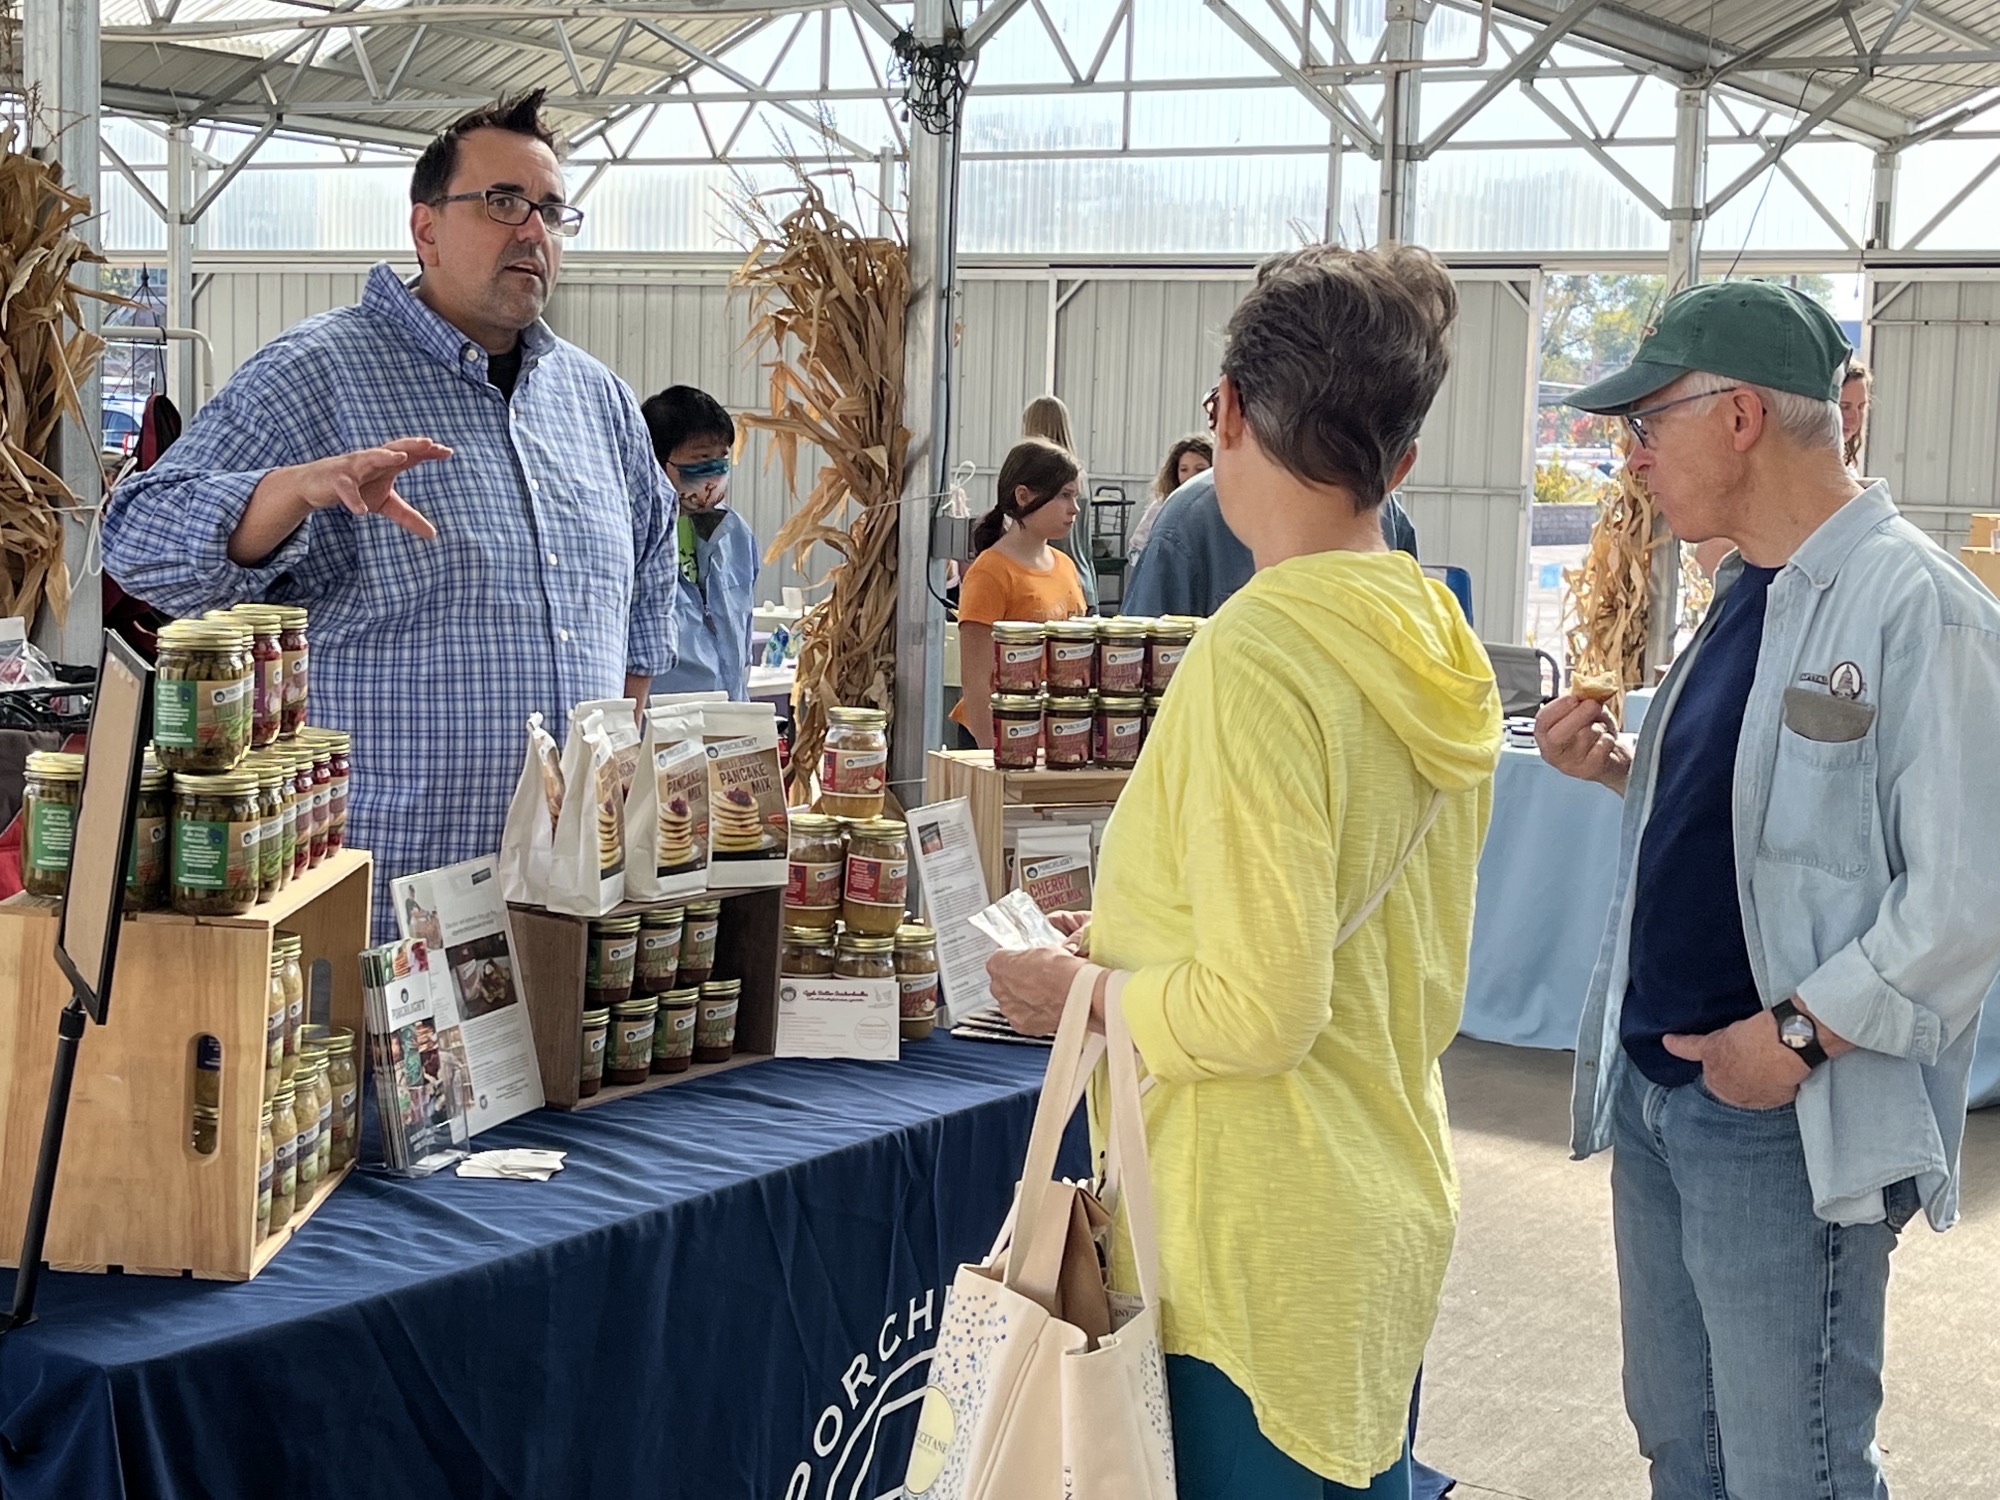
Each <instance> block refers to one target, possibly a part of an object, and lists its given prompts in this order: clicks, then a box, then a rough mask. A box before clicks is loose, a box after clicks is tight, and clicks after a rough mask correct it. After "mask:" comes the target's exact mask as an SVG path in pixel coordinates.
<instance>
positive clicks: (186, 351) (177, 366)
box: [166, 125, 198, 419]
mask: <svg viewBox="0 0 2000 1500" xmlns="http://www.w3.org/2000/svg"><path fill="white" fill-rule="evenodd" d="M194 162H195V156H194V142H193V140H192V139H191V131H190V128H189V127H188V126H186V125H173V126H169V127H168V130H167V323H166V326H167V327H169V328H192V327H194V220H193V218H192V217H191V215H192V212H193V209H194V203H195V178H194ZM166 361H167V382H166V384H167V395H168V396H169V397H170V398H171V399H172V401H173V403H174V405H175V406H176V407H178V408H180V413H181V416H182V417H183V418H184V419H185V418H190V417H192V416H193V415H194V409H195V406H196V405H197V404H198V403H197V399H196V395H195V383H194V345H193V344H192V343H191V342H189V341H187V340H181V341H180V342H178V343H170V344H169V345H168V346H167V350H166Z"/></svg>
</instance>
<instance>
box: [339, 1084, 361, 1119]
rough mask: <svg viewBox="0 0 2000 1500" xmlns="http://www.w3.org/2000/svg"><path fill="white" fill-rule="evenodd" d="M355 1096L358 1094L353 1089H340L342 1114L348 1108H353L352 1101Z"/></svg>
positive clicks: (344, 1113)
mask: <svg viewBox="0 0 2000 1500" xmlns="http://www.w3.org/2000/svg"><path fill="white" fill-rule="evenodd" d="M357 1097H358V1096H357V1094H356V1093H355V1091H354V1090H353V1089H342V1090H341V1091H340V1112H341V1114H342V1115H343V1116H345V1115H346V1113H347V1112H348V1111H349V1110H350V1109H352V1108H354V1101H355V1099H356V1098H357Z"/></svg>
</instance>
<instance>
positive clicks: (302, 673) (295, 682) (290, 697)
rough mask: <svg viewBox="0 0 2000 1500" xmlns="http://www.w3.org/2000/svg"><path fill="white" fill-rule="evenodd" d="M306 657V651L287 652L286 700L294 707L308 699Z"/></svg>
mask: <svg viewBox="0 0 2000 1500" xmlns="http://www.w3.org/2000/svg"><path fill="white" fill-rule="evenodd" d="M306 659H307V653H306V652H304V651H287V652H286V653H285V702H286V703H287V704H288V705H289V706H291V707H293V708H297V707H298V706H299V705H300V704H301V703H304V702H305V701H306Z"/></svg>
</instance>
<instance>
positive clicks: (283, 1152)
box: [271, 1135, 299, 1192]
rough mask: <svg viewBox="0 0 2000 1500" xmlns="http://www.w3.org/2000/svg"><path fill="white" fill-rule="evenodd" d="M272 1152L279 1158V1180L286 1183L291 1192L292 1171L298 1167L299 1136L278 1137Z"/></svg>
mask: <svg viewBox="0 0 2000 1500" xmlns="http://www.w3.org/2000/svg"><path fill="white" fill-rule="evenodd" d="M271 1154H272V1155H273V1156H274V1157H276V1158H277V1165H278V1181H279V1182H280V1183H283V1184H286V1187H285V1191H286V1192H290V1191H291V1187H290V1183H291V1182H292V1180H293V1179H292V1173H293V1172H294V1171H296V1170H297V1168H298V1162H299V1138H298V1137H297V1136H296V1135H288V1136H283V1137H280V1138H278V1139H277V1140H276V1141H275V1142H274V1143H273V1145H272V1148H271Z"/></svg>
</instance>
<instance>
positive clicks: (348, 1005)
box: [0, 849, 371, 1281]
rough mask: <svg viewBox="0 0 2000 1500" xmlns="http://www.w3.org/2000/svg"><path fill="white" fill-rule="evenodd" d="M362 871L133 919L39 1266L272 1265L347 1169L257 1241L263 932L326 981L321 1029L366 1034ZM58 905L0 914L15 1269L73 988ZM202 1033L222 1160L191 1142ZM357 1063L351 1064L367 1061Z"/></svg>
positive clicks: (9, 1221) (17, 900)
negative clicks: (266, 897) (287, 945)
mask: <svg viewBox="0 0 2000 1500" xmlns="http://www.w3.org/2000/svg"><path fill="white" fill-rule="evenodd" d="M370 895H371V874H370V862H369V858H368V856H367V855H366V854H364V853H361V852H360V851H358V850H351V849H350V850H343V851H342V852H341V853H339V854H337V855H335V856H334V857H333V858H331V859H329V860H328V861H326V863H324V864H322V865H321V866H320V867H319V868H318V869H315V870H310V871H308V872H307V873H306V874H305V876H304V877H303V878H301V879H299V880H295V881H293V882H292V883H291V884H290V885H289V886H287V887H286V888H285V889H284V890H283V891H281V892H280V893H279V894H278V896H277V898H276V899H275V900H272V901H268V902H265V903H263V904H262V905H260V906H257V907H255V908H253V909H252V910H251V911H250V912H249V913H248V914H247V915H244V916H240V917H185V916H181V915H179V914H177V913H174V912H148V913H146V914H145V915H143V916H137V917H131V918H128V919H127V920H126V922H125V924H124V927H123V929H122V930H121V932H120V934H119V939H118V969H117V974H116V977H115V978H114V979H113V981H112V986H111V1003H110V1008H109V1011H108V1013H107V1019H106V1022H105V1024H104V1025H103V1026H91V1027H88V1028H87V1029H86V1030H85V1032H84V1035H83V1040H82V1042H81V1044H80V1045H79V1048H78V1052H77V1068H76V1088H75V1091H74V1093H73V1094H72V1096H71V1100H70V1110H69V1126H68V1131H67V1133H66V1134H65V1135H64V1137H63V1153H62V1165H61V1169H60V1170H59V1171H58V1173H57V1175H56V1188H55V1198H54V1201H53V1203H52V1205H51V1208H50V1212H49V1234H48V1246H47V1250H46V1255H47V1259H48V1262H49V1264H50V1265H51V1266H52V1267H54V1268H55V1269H57V1270H64V1271H78V1270H82V1271H103V1270H109V1269H113V1268H121V1269H123V1270H126V1271H133V1272H141V1273H144V1274H147V1275H162V1276H180V1275H185V1274H191V1275H194V1276H200V1277H207V1278H212V1279H216V1280H223V1281H247V1280H249V1279H250V1278H251V1277H253V1276H255V1275H256V1274H257V1273H258V1272H259V1271H261V1270H263V1269H264V1267H265V1266H266V1265H268V1264H270V1261H271V1257H272V1256H274V1255H276V1254H277V1253H278V1252H279V1251H280V1250H282V1249H283V1248H284V1247H285V1245H286V1243H287V1242H288V1241H289V1240H290V1239H291V1236H292V1234H293V1233H294V1232H296V1231H297V1229H298V1227H299V1226H300V1225H301V1224H303V1223H304V1222H305V1221H306V1220H307V1219H308V1218H310V1217H311V1216H312V1214H313V1212H314V1211H315V1210H316V1209H318V1207H319V1206H320V1204H322V1203H324V1202H325V1201H326V1198H327V1195H328V1194H330V1193H331V1192H332V1191H333V1189H334V1188H335V1187H337V1186H338V1185H339V1183H340V1180H341V1178H342V1177H344V1176H345V1175H346V1173H347V1171H348V1170H351V1168H343V1169H342V1170H341V1171H340V1172H339V1173H337V1174H336V1175H335V1176H334V1177H333V1179H332V1180H331V1181H328V1182H324V1183H322V1184H320V1186H319V1188H318V1189H317V1191H316V1192H315V1193H314V1194H313V1196H312V1197H311V1198H310V1199H309V1200H308V1201H307V1202H306V1203H305V1204H303V1205H302V1206H301V1207H300V1209H299V1210H298V1212H297V1213H296V1214H294V1216H293V1218H292V1222H291V1224H290V1225H289V1226H279V1227H277V1228H275V1229H274V1231H273V1233H272V1234H271V1235H270V1236H269V1237H268V1238H266V1239H265V1240H263V1241H262V1242H261V1243H255V1244H253V1243H252V1237H253V1236H254V1235H255V1233H256V1207H257V1158H258V1151H257V1136H258V1129H257V1126H258V1118H259V1115H260V1113H261V1109H262V1103H263V1087H264V1037H265V1031H264V1015H265V1001H266V998H267V996H268V995H269V991H270V972H271V935H272V933H273V932H274V931H275V930H277V929H279V928H282V929H284V930H285V931H287V932H294V933H297V934H298V935H299V937H300V938H301V939H302V940H303V944H304V952H303V954H302V956H301V962H302V963H303V965H304V966H305V969H306V974H307V985H308V994H310V993H311V992H312V969H313V965H314V962H315V961H316V960H319V959H324V960H326V962H327V963H328V964H329V966H330V967H331V969H332V975H331V978H332V990H331V1005H330V1011H329V1020H330V1022H331V1024H333V1025H335V1026H344V1027H347V1028H349V1029H351V1030H352V1031H353V1032H354V1034H355V1035H356V1036H357V1037H358V1036H360V1035H362V1034H363V1024H362V1002H361V974H360V969H359V967H358V965H357V963H356V955H358V954H359V953H360V951H361V950H362V949H363V948H364V947H366V946H367V944H368V914H369V898H370ZM58 910H59V903H57V902H54V901H47V900H42V899H39V898H37V897H34V896H28V895H19V896H15V897H14V898H12V899H11V900H9V901H6V902H4V903H0V1256H3V1257H4V1262H0V1263H4V1264H7V1265H13V1264H14V1262H15V1259H16V1257H18V1255H19V1253H20V1251H19V1247H20V1244H21V1233H22V1229H23V1228H24V1226H25V1225H26V1223H27V1213H28V1196H29V1191H30V1188H31V1187H32V1185H33V1182H34V1176H35V1158H36V1154H37V1152H38V1150H39V1148H40V1145H41V1137H42V1117H43V1113H44V1111H45V1109H46V1107H47V1105H48V1098H49V1078H50V1075H51V1073H52V1072H53V1071H54V1067H55V1050H56V1022H57V1018H58V1016H59V1015H60V1014H61V1012H62V1009H63V1007H64V1006H65V1005H67V1004H68V1003H69V997H70V989H69V982H68V981H67V980H66V979H65V978H64V977H63V974H62V971H61V970H60V969H58V968H57V967H56V962H55V940H56V916H57V912H58ZM204 1034H206V1035H209V1036H213V1037H214V1038H215V1039H216V1040H217V1041H218V1042H220V1043H221V1044H222V1076H221V1093H222V1097H221V1105H220V1124H219V1129H218V1132H217V1144H216V1150H215V1152H214V1154H213V1155H208V1156H204V1155H201V1154H199V1153H197V1152H196V1151H195V1150H194V1147H193V1145H192V1140H191V1137H192V1133H193V1131H192V1122H193V1112H194V1058H195V1049H196V1043H197V1041H198V1039H199V1038H200V1037H201V1036H203V1035H204ZM357 1066H358V1064H357Z"/></svg>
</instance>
